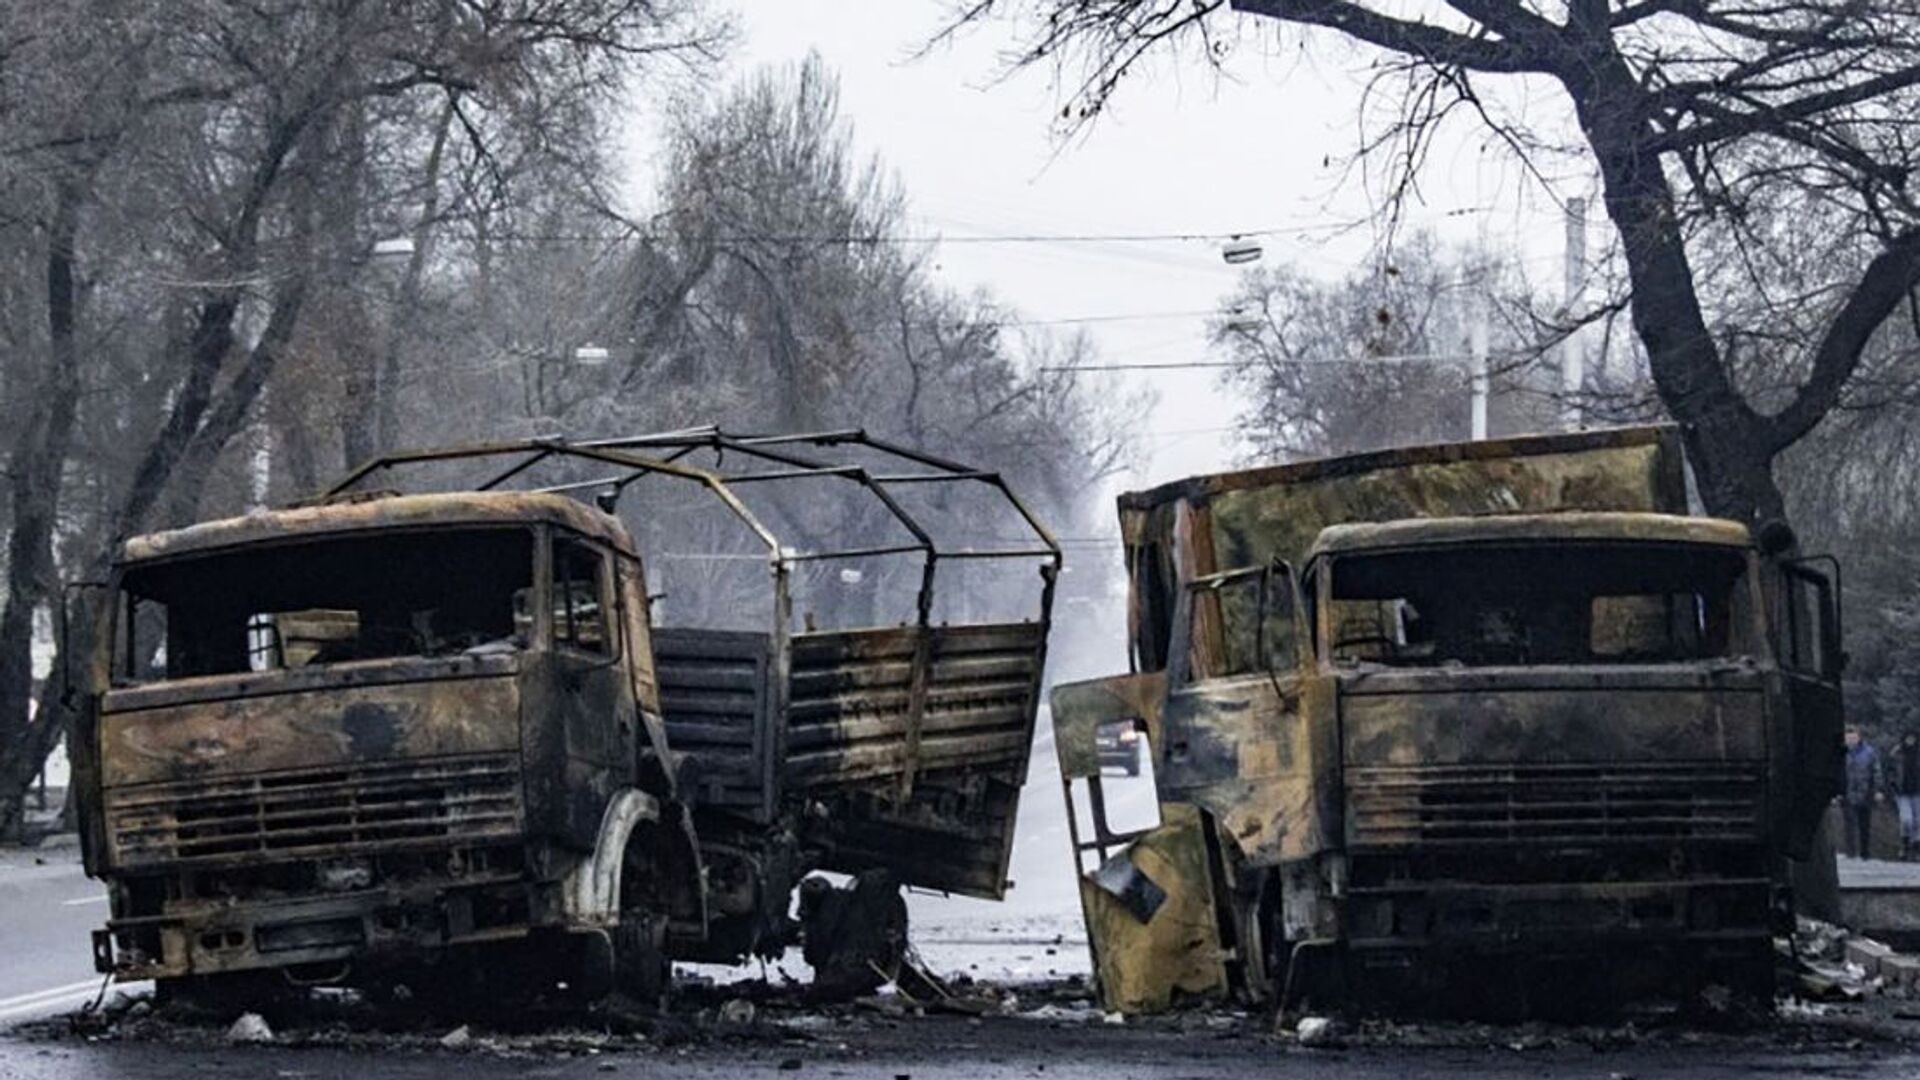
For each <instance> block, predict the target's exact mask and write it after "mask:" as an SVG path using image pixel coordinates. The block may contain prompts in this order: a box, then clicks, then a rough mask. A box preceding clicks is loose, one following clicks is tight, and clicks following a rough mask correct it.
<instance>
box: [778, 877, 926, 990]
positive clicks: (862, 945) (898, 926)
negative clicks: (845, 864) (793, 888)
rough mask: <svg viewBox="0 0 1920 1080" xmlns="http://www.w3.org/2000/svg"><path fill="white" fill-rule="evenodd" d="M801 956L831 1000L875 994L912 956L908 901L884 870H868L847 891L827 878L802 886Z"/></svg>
mask: <svg viewBox="0 0 1920 1080" xmlns="http://www.w3.org/2000/svg"><path fill="white" fill-rule="evenodd" d="M800 927H801V930H800V935H801V947H802V954H803V955H804V956H805V957H806V961H807V963H808V964H809V965H810V966H812V968H813V991H814V993H815V995H817V996H819V997H822V998H827V999H835V1000H839V999H847V998H854V997H858V996H860V995H861V994H867V993H872V992H873V991H874V990H875V989H876V988H878V987H880V986H881V985H883V984H885V983H887V982H890V981H892V980H893V979H895V978H897V977H898V976H899V974H900V968H901V964H902V961H904V960H905V959H906V954H907V903H906V901H905V900H904V899H902V898H901V896H900V884H899V882H898V881H897V880H896V879H895V878H894V876H893V875H892V874H891V873H888V872H887V871H885V870H867V871H863V872H862V873H860V874H859V875H857V876H855V877H854V879H853V881H852V882H850V883H848V885H847V886H846V887H845V888H835V887H834V886H833V885H832V884H831V883H830V882H828V881H827V879H826V878H823V877H810V878H807V879H806V880H805V881H802V882H801V883H800Z"/></svg>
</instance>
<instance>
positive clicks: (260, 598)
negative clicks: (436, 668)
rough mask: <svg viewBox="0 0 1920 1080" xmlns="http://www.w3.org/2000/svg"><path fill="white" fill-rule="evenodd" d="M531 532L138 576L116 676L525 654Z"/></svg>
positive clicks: (125, 601) (154, 570)
mask: <svg viewBox="0 0 1920 1080" xmlns="http://www.w3.org/2000/svg"><path fill="white" fill-rule="evenodd" d="M533 563H534V560H533V547H532V534H531V533H530V532H528V531H526V530H523V529H462V530H454V531H433V532H418V533H399V534H382V535H368V536H346V537H329V538H325V539H320V540H313V541H306V542H301V543H296V544H290V545H273V546H270V547H259V548H245V549H240V550H234V551H226V552H216V553H212V554H207V555H201V556H197V557H194V558H190V559H184V560H180V561H178V562H170V563H166V564H162V565H157V566H149V567H141V568H137V569H134V570H130V571H129V572H128V573H127V575H126V578H125V581H124V583H123V588H122V598H121V603H122V608H121V617H120V620H119V630H118V633H119V635H120V642H119V646H120V647H119V648H118V649H116V650H115V651H116V654H117V668H118V670H117V671H116V682H118V683H119V684H121V685H125V684H129V683H138V682H145V681H150V680H155V679H179V678H187V677H191V676H196V675H227V674H241V673H245V672H249V671H256V672H257V671H274V670H282V669H287V668H297V667H306V666H310V665H320V664H333V663H342V662H347V661H353V660H378V659H389V658H397V657H415V656H450V655H458V654H462V653H475V652H492V651H506V650H512V649H520V648H525V647H526V646H527V645H528V644H529V642H530V638H531V634H532V620H531V618H530V616H529V615H528V612H529V610H530V608H529V605H528V604H527V595H528V591H529V590H530V589H531V587H532V584H533Z"/></svg>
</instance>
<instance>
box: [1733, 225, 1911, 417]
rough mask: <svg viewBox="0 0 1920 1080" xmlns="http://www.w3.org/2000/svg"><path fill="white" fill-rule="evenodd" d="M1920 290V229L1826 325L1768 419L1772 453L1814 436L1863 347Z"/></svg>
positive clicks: (1895, 244) (1864, 277) (1885, 257)
mask: <svg viewBox="0 0 1920 1080" xmlns="http://www.w3.org/2000/svg"><path fill="white" fill-rule="evenodd" d="M1917 286H1920V227H1916V228H1911V229H1908V230H1907V231H1906V232H1903V233H1901V234H1900V235H1899V236H1897V237H1895V238H1894V239H1893V241H1892V242H1891V243H1889V244H1888V245H1887V248H1886V250H1885V251H1882V252H1881V253H1880V254H1879V255H1877V256H1875V257H1874V260H1873V261H1872V262H1870V263H1868V264H1867V269H1866V271H1865V272H1864V273H1863V274H1861V276H1860V282H1859V284H1857V285H1855V286H1854V289H1853V292H1852V294H1851V295H1849V296H1848V297H1847V302H1846V303H1845V304H1844V305H1842V306H1841V308H1840V311H1839V313H1838V314H1836V315H1835V316H1834V317H1833V322H1831V323H1830V324H1828V326H1827V332H1826V334H1825V336H1823V337H1822V338H1821V340H1820V345H1819V347H1818V348H1817V349H1816V350H1815V351H1814V354H1813V371H1812V373H1811V374H1809V375H1808V376H1807V381H1806V382H1805V383H1803V384H1802V385H1801V387H1800V390H1799V392H1798V393H1796V394H1795V395H1794V398H1793V401H1791V402H1790V403H1788V405H1787V407H1786V408H1784V409H1782V410H1780V411H1779V412H1778V413H1775V414H1774V415H1773V416H1771V417H1769V418H1767V425H1768V427H1769V428H1770V429H1771V431H1770V436H1771V441H1772V442H1773V445H1774V447H1775V449H1776V450H1778V449H1785V448H1786V447H1787V446H1789V445H1791V444H1792V443H1793V442H1794V441H1795V440H1797V439H1799V438H1800V437H1801V436H1802V435H1805V434H1806V433H1807V432H1809V431H1811V430H1813V426H1814V425H1815V424H1817V423H1819V422H1820V418H1821V417H1822V416H1825V415H1826V413H1827V411H1828V410H1829V409H1831V408H1833V406H1834V404H1835V403H1836V402H1838V401H1839V400H1840V393H1841V391H1842V390H1844V389H1845V388H1846V385H1847V380H1848V379H1849V378H1850V377H1851V376H1852V375H1853V373H1854V370H1855V369H1856V368H1858V367H1859V366H1860V357H1861V355H1862V354H1863V353H1865V352H1866V346H1867V341H1868V339H1869V338H1871V337H1873V335H1874V332H1875V331H1877V330H1879V329H1880V324H1882V323H1884V322H1885V321H1886V320H1887V316H1889V315H1891V314H1893V309H1894V308H1896V307H1898V306H1899V304H1900V302H1901V301H1902V300H1904V299H1906V298H1907V296H1908V294H1909V293H1910V292H1911V291H1912V290H1913V289H1914V288H1915V287H1917Z"/></svg>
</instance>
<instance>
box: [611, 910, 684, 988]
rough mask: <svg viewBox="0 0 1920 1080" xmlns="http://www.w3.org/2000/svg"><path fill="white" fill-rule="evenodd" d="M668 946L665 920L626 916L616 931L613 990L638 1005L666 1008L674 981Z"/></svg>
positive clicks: (614, 934) (635, 913)
mask: <svg viewBox="0 0 1920 1080" xmlns="http://www.w3.org/2000/svg"><path fill="white" fill-rule="evenodd" d="M666 944H667V924H666V920H664V919H660V918H657V917H655V916H653V915H651V914H647V913H642V912H637V911H636V912H623V913H622V914H621V917H620V925H619V926H617V927H615V928H614V931H613V969H614V980H613V988H614V990H615V991H616V992H618V993H619V994H621V995H622V996H624V997H626V998H628V999H629V1000H631V1001H633V1002H635V1003H636V1004H640V1005H644V1006H646V1007H648V1008H650V1009H659V1008H663V1007H664V1006H665V1005H666V999H667V989H668V987H669V986H670V985H671V984H672V981H673V965H672V964H671V963H670V962H669V961H668V960H667V949H666Z"/></svg>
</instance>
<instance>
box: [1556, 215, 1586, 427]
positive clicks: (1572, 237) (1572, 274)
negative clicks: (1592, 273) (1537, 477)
mask: <svg viewBox="0 0 1920 1080" xmlns="http://www.w3.org/2000/svg"><path fill="white" fill-rule="evenodd" d="M1566 268H1567V279H1566V292H1565V294H1564V295H1565V296H1566V302H1565V304H1564V306H1563V307H1562V308H1561V311H1562V312H1563V313H1564V317H1565V318H1566V319H1568V320H1569V321H1571V320H1573V319H1574V318H1576V317H1578V315H1579V311H1580V307H1581V304H1582V303H1583V301H1584V300H1585V297H1586V291H1587V200H1585V199H1581V198H1573V199H1568V200H1567V254H1566ZM1586 347H1587V343H1586V327H1584V326H1581V327H1578V328H1575V329H1571V330H1569V331H1568V332H1567V336H1566V338H1565V339H1564V340H1562V341H1561V342H1560V393H1561V396H1562V403H1561V404H1562V409H1563V411H1564V414H1565V416H1566V425H1567V430H1568V431H1579V430H1580V429H1581V428H1583V427H1585V426H1586V417H1585V416H1584V415H1583V411H1582V409H1581V407H1580V397H1581V395H1582V394H1583V393H1584V392H1585V391H1586V388H1587V352H1586Z"/></svg>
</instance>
